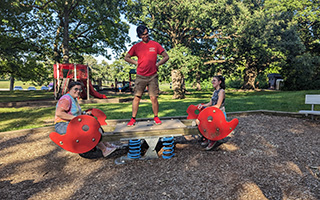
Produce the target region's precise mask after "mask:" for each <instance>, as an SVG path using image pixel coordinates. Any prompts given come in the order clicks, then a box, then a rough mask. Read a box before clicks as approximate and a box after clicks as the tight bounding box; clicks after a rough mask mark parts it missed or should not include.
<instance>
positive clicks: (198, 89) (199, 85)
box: [196, 71, 201, 91]
mask: <svg viewBox="0 0 320 200" xmlns="http://www.w3.org/2000/svg"><path fill="white" fill-rule="evenodd" d="M200 82H201V80H200V72H199V71H198V72H197V73H196V90H197V91H200V90H201V84H200Z"/></svg>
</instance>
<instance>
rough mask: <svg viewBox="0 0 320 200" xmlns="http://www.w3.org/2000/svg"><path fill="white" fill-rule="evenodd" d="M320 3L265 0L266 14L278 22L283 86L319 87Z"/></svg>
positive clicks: (308, 0)
mask: <svg viewBox="0 0 320 200" xmlns="http://www.w3.org/2000/svg"><path fill="white" fill-rule="evenodd" d="M319 6H320V2H319V1H312V0H302V1H298V0H290V1H289V0H287V1H281V2H279V1H274V0H269V1H267V2H266V9H267V10H268V13H269V15H270V16H275V17H277V18H278V20H279V22H280V23H279V24H278V26H277V27H279V28H278V37H279V38H280V40H279V41H278V49H279V50H280V52H281V53H282V56H283V62H282V63H281V64H282V65H281V68H282V69H281V74H282V75H283V76H284V80H285V89H288V90H302V89H319V85H320V68H319V65H320V55H319V54H320V53H319V49H320V44H319V33H320V30H319V21H320V11H319Z"/></svg>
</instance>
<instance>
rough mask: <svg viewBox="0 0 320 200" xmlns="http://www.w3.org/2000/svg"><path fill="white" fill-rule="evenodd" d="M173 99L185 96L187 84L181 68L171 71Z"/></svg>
mask: <svg viewBox="0 0 320 200" xmlns="http://www.w3.org/2000/svg"><path fill="white" fill-rule="evenodd" d="M171 78H172V89H173V97H172V98H173V99H184V98H185V95H184V94H185V85H184V78H183V75H182V73H181V72H180V71H179V70H172V71H171Z"/></svg>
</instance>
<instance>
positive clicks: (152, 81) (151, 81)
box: [134, 74, 159, 97]
mask: <svg viewBox="0 0 320 200" xmlns="http://www.w3.org/2000/svg"><path fill="white" fill-rule="evenodd" d="M147 86H148V93H149V96H152V97H157V96H158V95H159V82H158V74H155V75H152V76H141V75H138V74H137V75H136V80H135V82H134V96H138V97H141V96H142V94H143V92H144V90H145V89H146V87H147Z"/></svg>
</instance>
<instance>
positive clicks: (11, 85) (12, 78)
mask: <svg viewBox="0 0 320 200" xmlns="http://www.w3.org/2000/svg"><path fill="white" fill-rule="evenodd" d="M13 86H14V76H13V75H12V74H11V76H10V91H13Z"/></svg>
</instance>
